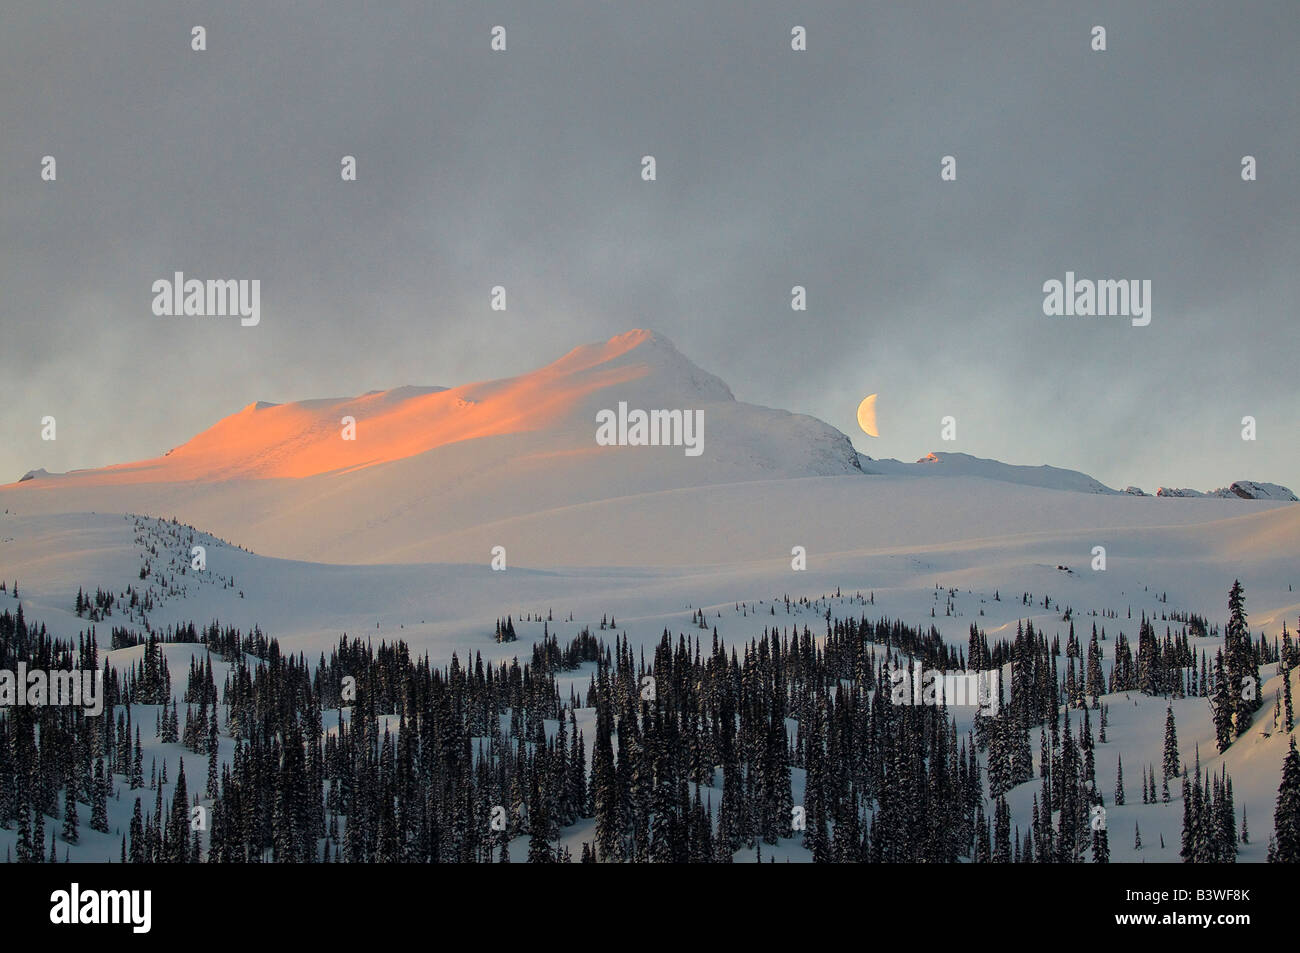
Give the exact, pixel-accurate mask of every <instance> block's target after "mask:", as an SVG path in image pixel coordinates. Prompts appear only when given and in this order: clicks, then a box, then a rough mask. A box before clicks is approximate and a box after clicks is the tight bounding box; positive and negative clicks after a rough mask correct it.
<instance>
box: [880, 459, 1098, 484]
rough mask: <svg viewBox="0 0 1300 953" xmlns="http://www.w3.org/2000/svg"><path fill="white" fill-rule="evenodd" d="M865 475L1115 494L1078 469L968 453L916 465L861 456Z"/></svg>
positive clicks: (929, 460)
mask: <svg viewBox="0 0 1300 953" xmlns="http://www.w3.org/2000/svg"><path fill="white" fill-rule="evenodd" d="M860 462H861V464H862V470H863V472H864V473H882V474H883V473H887V474H902V475H915V476H945V477H951V476H964V477H981V478H983V479H985V480H1001V481H1003V482H1005V483H1017V484H1019V485H1021V486H1040V487H1044V488H1046V489H1051V490H1073V491H1075V492H1079V493H1115V492H1116V491H1115V490H1112V489H1111V488H1110V487H1108V486H1106V485H1105V484H1103V483H1100V482H1098V481H1097V480H1094V479H1093V478H1092V477H1090V476H1088V475H1087V474H1086V473H1080V472H1079V471H1078V470H1063V469H1060V468H1059V467H1049V466H1046V465H1044V466H1038V467H1026V466H1017V465H1015V464H1011V463H1002V462H1000V461H998V460H986V459H984V458H983V457H973V456H971V455H970V454H968V453H947V452H941V453H927V454H926V455H925V456H923V457H922V458H921V459H920V460H917V461H916V463H902V462H900V461H898V460H892V459H891V460H873V459H871V458H870V457H867V456H863V457H860Z"/></svg>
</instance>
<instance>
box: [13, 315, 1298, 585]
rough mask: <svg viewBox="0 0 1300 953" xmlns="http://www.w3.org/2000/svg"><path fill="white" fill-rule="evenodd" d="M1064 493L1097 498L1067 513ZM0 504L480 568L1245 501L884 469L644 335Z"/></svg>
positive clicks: (234, 421)
mask: <svg viewBox="0 0 1300 953" xmlns="http://www.w3.org/2000/svg"><path fill="white" fill-rule="evenodd" d="M638 411H645V412H647V413H653V412H656V411H668V412H670V414H671V413H678V414H680V415H683V416H682V417H680V418H679V419H681V420H683V421H684V420H685V419H686V417H690V418H691V419H693V420H698V421H699V426H700V431H699V434H696V435H695V436H700V437H701V439H700V441H699V443H698V446H697V447H696V449H698V451H699V452H698V454H696V453H694V452H693V451H692V449H691V448H690V447H685V446H681V445H653V446H651V445H632V446H627V445H624V446H618V445H615V446H610V445H602V443H601V442H600V441H598V440H597V430H598V419H599V418H600V416H601V415H602V414H608V415H610V416H611V417H619V418H620V420H623V422H624V423H631V417H632V415H634V414H635V413H636V412H638ZM664 419H666V420H669V421H670V424H671V419H672V418H671V417H666V418H664ZM624 429H625V430H626V429H628V428H626V427H625V428H624ZM668 429H669V431H671V430H672V426H671V425H670V426H669V428H668ZM666 436H667V437H672V436H673V434H672V433H668V434H667V435H666ZM679 436H682V437H683V438H684V437H685V436H686V435H685V432H684V431H683V432H682V433H681V434H679ZM349 437H354V438H355V439H348V438H349ZM606 442H607V441H606ZM629 442H632V441H629ZM656 442H658V441H656ZM669 442H670V443H671V441H669ZM928 477H943V478H945V479H943V480H936V479H921V478H928ZM813 481H815V482H813ZM1237 486H1240V487H1246V488H1251V489H1249V491H1248V492H1249V493H1250V494H1254V495H1252V496H1250V498H1253V499H1259V500H1263V501H1273V502H1274V503H1275V504H1276V503H1277V502H1279V501H1282V500H1287V499H1293V498H1294V497H1291V496H1290V495H1289V491H1285V490H1284V489H1283V488H1280V487H1272V485H1271V484H1254V483H1247V482H1246V481H1242V482H1241V483H1239V484H1234V487H1237ZM1264 488H1267V489H1264ZM1062 492H1071V493H1074V494H1080V495H1084V496H1086V497H1088V498H1089V499H1090V500H1091V502H1080V504H1079V505H1077V506H1075V505H1071V506H1063V505H1061V502H1060V501H1059V500H1057V499H1055V498H1056V496H1058V495H1059V494H1060V493H1062ZM1225 495H1227V496H1231V499H1232V500H1234V501H1236V500H1237V499H1238V497H1240V496H1246V495H1247V492H1242V493H1234V494H1225ZM1107 501H1111V502H1107ZM1121 501H1122V502H1121ZM0 503H2V504H3V506H4V507H7V508H11V509H13V510H14V511H15V512H19V513H24V514H41V513H48V514H55V513H73V512H86V511H95V512H101V513H103V512H108V513H140V514H147V515H154V516H161V517H167V518H170V517H177V518H179V519H181V520H182V521H184V522H187V523H190V524H192V525H195V526H198V527H201V528H203V529H204V530H206V531H209V532H212V533H215V534H217V535H218V536H221V537H223V538H225V539H230V540H233V541H235V542H237V543H239V544H240V545H243V546H248V547H250V548H252V549H254V550H256V551H258V552H261V553H264V554H267V555H274V556H279V557H284V558H291V559H302V560H309V561H313V562H332V563H346V564H355V563H381V562H403V563H407V562H428V561H441V562H476V561H479V560H480V559H482V558H484V554H485V553H486V552H488V551H489V550H491V549H492V548H493V547H495V546H498V545H501V546H505V547H507V550H508V551H509V553H510V558H511V560H512V561H513V562H514V563H515V564H520V565H532V566H554V565H568V566H575V565H588V566H589V565H629V566H647V565H659V566H668V565H681V564H682V563H683V562H693V563H701V562H734V561H737V560H747V559H760V558H765V557H766V556H768V555H770V554H771V553H773V552H778V553H779V552H785V553H788V552H789V551H790V548H791V546H793V545H796V544H797V545H802V546H805V547H817V548H819V549H821V550H822V551H840V550H846V549H853V548H858V547H861V546H863V545H869V546H874V547H885V546H894V547H898V546H912V545H917V544H918V543H921V542H927V543H936V542H953V541H959V540H964V539H974V538H986V537H995V536H1001V535H1005V534H1008V533H1029V532H1047V531H1075V530H1082V529H1085V528H1087V527H1091V526H1116V525H1120V526H1133V527H1137V526H1143V525H1160V526H1171V525H1180V524H1183V523H1192V522H1204V521H1207V520H1213V519H1219V518H1224V517H1225V516H1227V515H1229V513H1228V512H1227V511H1226V510H1225V511H1222V512H1221V511H1220V509H1219V507H1221V506H1223V507H1230V506H1232V505H1235V504H1229V503H1222V502H1220V503H1216V504H1214V505H1211V502H1210V501H1204V502H1202V503H1200V504H1199V505H1198V507H1197V508H1195V511H1194V512H1193V511H1191V510H1173V509H1171V508H1170V506H1169V504H1168V502H1167V501H1163V500H1162V501H1154V500H1152V499H1150V498H1148V499H1145V500H1144V499H1142V498H1140V497H1136V496H1135V495H1134V494H1133V492H1132V490H1131V489H1130V491H1128V493H1119V492H1117V491H1115V490H1113V489H1111V488H1109V487H1107V486H1105V485H1103V484H1101V483H1100V482H1098V481H1097V480H1094V479H1093V478H1092V477H1089V476H1087V475H1086V474H1083V473H1080V472H1077V471H1073V470H1064V469H1059V468H1056V467H1050V466H1037V467H1031V466H1016V465H1011V464H1004V463H1000V462H998V461H996V460H986V459H981V458H978V457H973V456H970V455H968V454H963V453H947V452H944V453H932V454H929V455H927V456H926V457H923V458H922V459H921V460H919V461H917V462H916V463H912V464H908V463H900V462H899V461H897V460H872V459H871V458H869V457H865V456H861V455H859V454H858V453H857V452H856V451H855V450H854V448H853V446H852V443H851V442H850V440H849V438H848V437H847V436H845V435H844V434H843V433H841V432H840V431H838V430H836V429H835V428H833V427H831V426H829V425H828V424H826V423H823V422H822V421H820V420H817V419H815V418H812V417H808V416H803V415H798V414H791V413H787V412H785V411H782V410H773V409H769V408H765V407H758V406H755V405H752V404H746V403H742V402H739V401H737V400H736V399H735V397H734V396H733V394H732V392H731V390H730V388H729V387H728V386H727V385H726V384H725V383H723V382H722V381H721V380H719V379H718V378H717V377H715V376H714V375H712V374H710V373H708V372H707V371H704V370H702V369H701V368H700V367H698V366H696V365H695V364H694V363H692V362H691V361H690V360H688V359H687V358H686V357H684V356H683V355H682V354H681V353H680V352H679V351H678V350H677V349H676V348H675V347H674V346H673V344H672V343H671V342H670V341H668V340H667V339H666V338H664V337H663V336H662V335H659V334H656V333H654V332H653V331H645V330H637V331H631V332H628V333H626V334H621V335H618V336H616V337H614V338H611V339H610V340H608V341H604V342H600V343H596V344H589V345H585V346H582V347H578V348H575V349H573V350H572V351H570V352H569V353H567V354H565V355H564V356H562V357H560V358H559V359H558V360H556V361H554V362H552V363H550V364H548V365H546V366H544V367H542V368H540V369H538V370H535V371H532V372H529V373H526V374H522V375H519V376H517V377H513V378H508V379H503V380H493V381H484V382H480V383H473V384H466V385H463V386H458V387H451V388H444V387H399V388H397V389H395V390H388V391H372V392H370V393H367V394H363V395H361V396H359V397H340V398H329V399H321V400H307V401H300V402H294V403H286V404H270V403H266V402H255V403H250V404H248V405H247V406H245V407H244V408H242V409H241V410H239V411H238V412H236V413H234V414H231V415H230V416H228V417H226V418H224V419H222V420H220V421H218V422H217V423H216V424H215V425H214V426H212V427H210V428H209V429H207V430H205V431H203V432H202V433H200V434H198V435H197V436H195V437H194V438H192V439H191V440H189V441H187V442H186V443H184V444H182V445H180V446H178V447H176V448H175V449H173V450H171V451H169V452H168V453H166V454H164V455H163V456H161V457H156V458H154V459H150V460H142V461H137V462H134V463H124V464H119V465H115V466H110V467H104V468H100V469H93V470H79V471H73V472H71V473H67V474H58V475H54V474H48V473H46V472H45V471H43V470H40V471H33V472H32V473H30V474H28V476H27V478H25V479H24V480H22V481H20V482H18V483H16V484H11V485H9V486H7V487H0Z"/></svg>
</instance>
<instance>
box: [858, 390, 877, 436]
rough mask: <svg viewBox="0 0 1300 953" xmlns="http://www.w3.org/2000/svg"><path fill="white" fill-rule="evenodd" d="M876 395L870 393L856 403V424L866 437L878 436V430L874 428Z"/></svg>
mask: <svg viewBox="0 0 1300 953" xmlns="http://www.w3.org/2000/svg"><path fill="white" fill-rule="evenodd" d="M876 397H877V395H876V394H872V395H871V396H870V397H868V398H866V399H865V400H864V401H863V402H862V403H860V404H858V426H859V427H861V428H862V432H863V433H865V434H866V435H867V436H868V437H879V436H880V431H879V430H877V429H876Z"/></svg>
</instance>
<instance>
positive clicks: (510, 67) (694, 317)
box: [0, 0, 1300, 491]
mask: <svg viewBox="0 0 1300 953" xmlns="http://www.w3.org/2000/svg"><path fill="white" fill-rule="evenodd" d="M987 8H992V10H989V9H987ZM195 24H201V25H203V26H204V27H206V29H207V46H208V49H207V51H205V52H193V51H191V49H190V30H191V27H192V26H194V25H195ZM496 24H500V25H502V26H504V27H505V28H506V30H507V50H506V52H504V53H493V52H491V51H490V50H489V40H490V36H489V31H490V30H491V28H492V27H493V26H494V25H496ZM796 24H799V25H802V26H804V27H806V28H807V32H808V51H807V52H804V53H795V52H792V51H791V49H790V31H791V27H792V26H794V25H796ZM1095 24H1101V25H1103V26H1105V27H1106V30H1107V37H1106V39H1107V47H1108V49H1107V50H1106V52H1104V53H1095V52H1092V51H1091V49H1090V30H1091V28H1092V27H1093V26H1094V25H1095ZM1298 50H1300V4H1297V3H1296V2H1295V0H1276V2H1251V0H1246V2H1241V3H1237V2H1231V3H1229V2H1226V0H1224V2H1218V3H1204V2H1187V0H1178V2H1176V3H1175V2H1168V3H1166V2H1150V3H1148V2H1144V3H1134V2H1132V0H1120V2H1093V3H1088V4H1080V3H1076V2H1065V0H1062V2H1046V3H1045V2H1032V3H1031V2H1024V3H1004V2H988V3H968V2H943V3H938V2H918V0H909V2H906V3H894V2H891V3H875V4H871V3H863V2H861V0H852V2H842V3H826V2H795V0H786V2H767V0H763V2H756V0H745V2H726V3H724V2H716V0H715V2H703V0H700V2H696V3H676V2H671V0H655V2H653V3H644V2H637V3H632V2H607V0H601V2H588V3H575V2H567V0H546V2H543V3H539V2H536V0H531V2H491V3H486V2H482V3H480V2H473V3H454V4H443V3H437V2H433V0H418V2H396V0H387V2H385V3H381V4H377V3H357V2H347V3H344V2H333V0H330V2H320V3H309V4H308V3H268V2H265V0H262V2H256V3H252V2H225V3H221V4H211V3H196V2H168V3H161V2H152V3H142V2H134V0H115V2H114V3H112V4H103V3H89V2H81V3H66V2H57V0H49V2H42V3H39V4H36V3H31V4H9V5H7V6H6V8H5V9H4V11H3V12H0V130H2V131H0V242H2V243H3V244H2V246H0V251H2V254H0V377H2V378H3V380H4V382H5V385H6V386H5V391H6V398H5V400H4V401H3V403H2V404H0V433H3V440H0V480H13V479H17V478H18V476H20V475H21V474H22V473H23V472H24V471H26V470H28V469H32V468H35V467H46V468H47V469H50V470H66V469H70V468H75V467H85V466H98V465H103V464H107V463H111V462H121V461H126V460H133V459H139V458H143V457H149V456H154V455H156V454H158V453H160V452H162V451H164V450H166V449H168V448H170V447H172V446H175V445H177V444H179V443H181V442H183V441H184V440H186V439H188V438H189V437H190V436H192V435H193V434H195V433H197V432H198V431H200V430H202V429H204V428H205V427H207V426H210V425H211V424H212V423H213V422H215V421H216V420H217V419H218V418H220V417H222V416H224V415H226V414H229V413H231V412H234V411H236V410H238V409H239V408H240V407H242V406H243V405H245V404H247V403H249V402H250V401H253V400H270V401H281V402H282V401H290V400H299V399H306V398H311V397H324V396H339V395H350V394H358V393H362V392H364V391H368V390H372V389H387V388H390V387H395V386H398V385H402V384H408V383H411V384H441V385H455V384H461V383H467V382H470V381H473V380H480V379H484V378H493V377H503V376H508V375H511V374H516V373H520V372H523V371H526V370H529V369H531V368H533V367H536V366H539V365H540V364H543V363H546V362H548V361H550V360H553V359H554V358H556V357H558V356H559V355H560V354H562V353H564V352H565V351H567V350H568V349H570V348H571V347H572V346H574V345H577V344H580V343H585V342H589V341H593V340H599V339H604V338H607V337H609V336H611V335H614V334H617V333H620V332H622V331H626V330H628V329H630V328H634V327H650V328H654V329H656V330H658V331H660V332H662V333H664V334H666V335H667V336H668V337H669V338H671V339H672V340H673V341H674V342H675V343H676V344H677V346H678V348H679V349H680V350H681V351H682V352H683V353H685V354H686V355H687V356H689V357H690V358H691V359H692V360H694V361H695V362H696V363H697V364H699V365H701V366H702V367H704V368H705V369H707V370H709V371H712V372H714V373H716V374H717V375H718V376H720V377H722V378H723V379H724V380H725V381H727V382H728V383H729V384H730V386H731V388H732V390H733V392H734V393H735V394H736V396H737V397H738V398H739V399H741V400H746V401H750V402H753V403H758V404H765V405H768V406H776V407H783V408H787V409H790V410H793V411H798V412H803V413H808V414H813V415H815V416H817V417H820V418H822V419H823V420H826V421H828V422H829V423H831V424H833V425H835V426H837V427H839V428H840V429H841V430H844V431H845V432H846V433H849V434H850V435H851V436H853V438H854V441H855V443H856V445H857V446H858V448H859V449H861V450H862V451H864V452H865V453H868V454H870V455H872V456H877V457H885V456H896V457H900V458H902V459H915V458H917V457H919V456H921V455H922V454H923V453H925V452H927V451H931V450H959V451H964V452H968V453H973V454H976V455H979V456H986V457H996V458H998V459H1002V460H1006V461H1008V462H1012V463H1023V464H1039V463H1051V464H1053V465H1056V466H1063V467H1072V468H1076V469H1081V470H1084V471H1086V472H1088V473H1090V474H1092V475H1093V476H1095V477H1097V478H1098V479H1100V480H1102V481H1103V482H1106V483H1108V484H1110V485H1112V486H1116V487H1123V486H1125V485H1127V484H1130V483H1132V484H1137V485H1140V486H1142V487H1144V488H1146V489H1147V490H1148V491H1151V490H1154V488H1155V487H1156V486H1157V485H1160V484H1165V485H1173V486H1193V487H1197V488H1200V489H1209V488H1212V487H1217V486H1222V485H1226V484H1227V483H1228V482H1230V481H1232V480H1234V479H1241V478H1248V479H1256V480H1269V481H1274V482H1280V483H1284V484H1288V485H1290V486H1291V487H1292V488H1293V489H1296V490H1300V440H1297V437H1298V436H1300V427H1298V426H1297V411H1298V410H1300V399H1298V398H1300V369H1298V368H1297V356H1298V355H1300V325H1298V322H1297V290H1298V288H1297V285H1298V284H1300V281H1298V280H1297V273H1298V272H1300V267H1298V266H1300V169H1298V168H1297V166H1298V165H1300V132H1298V131H1297V130H1298V129H1300V97H1298V96H1297V91H1298V90H1300V75H1298V74H1300V55H1298V53H1297V51H1298ZM346 154H351V155H355V156H356V157H357V160H358V180H357V181H356V182H351V183H345V182H343V181H341V179H340V175H339V170H340V158H341V157H342V156H344V155H346ZM646 154H652V155H654V156H655V158H656V160H657V167H658V168H657V172H658V180H657V181H656V182H653V183H647V182H643V181H642V180H641V177H640V159H641V156H643V155H646ZM45 155H53V156H54V157H55V159H56V160H57V175H58V178H57V181H55V182H44V181H42V180H41V175H40V170H41V159H42V156H45ZM944 155H953V156H955V157H956V161H957V180H956V181H955V182H942V181H940V175H939V172H940V159H941V157H942V156H944ZM1243 155H1253V156H1255V157H1256V159H1257V162H1258V181H1255V182H1252V183H1246V182H1243V181H1242V180H1241V175H1240V163H1241V157H1242V156H1243ZM1067 270H1073V271H1074V272H1076V274H1077V275H1078V276H1079V277H1088V278H1140V279H1150V280H1151V281H1152V286H1153V289H1152V296H1153V301H1152V312H1151V323H1150V325H1149V326H1148V327H1144V328H1137V327H1133V326H1131V324H1130V322H1129V321H1128V320H1127V319H1125V318H1122V317H1106V318H1080V317H1046V316H1044V314H1043V310H1042V305H1043V291H1042V286H1043V283H1044V282H1045V281H1047V280H1049V279H1052V278H1057V279H1063V278H1064V276H1065V272H1066V271H1067ZM174 271H183V272H184V273H185V274H186V275H187V276H189V277H198V278H248V279H252V278H257V279H260V280H261V283H262V290H261V324H260V325H259V326H257V327H255V328H244V327H241V326H240V323H239V319H238V318H195V317H189V318H185V317H157V316H155V315H154V314H153V313H152V311H151V308H150V305H151V302H152V299H153V294H152V292H151V286H152V284H153V282H154V281H155V280H157V279H160V278H170V277H171V275H172V273H173V272H174ZM498 284H499V285H504V286H505V287H506V288H507V293H508V310H507V311H505V312H504V313H502V312H494V311H491V310H490V309H489V306H488V304H489V290H490V288H491V287H492V286H493V285H498ZM796 284H799V285H804V286H805V287H806V288H807V293H808V310H807V311H806V312H794V311H792V310H791V308H790V289H791V287H792V286H793V285H796ZM872 392H878V393H879V394H880V395H881V396H880V398H879V412H880V426H881V429H882V434H883V436H882V437H881V438H880V439H878V440H872V439H870V438H868V437H866V436H864V435H863V434H862V433H861V431H860V430H858V429H857V428H856V426H855V424H854V410H855V408H856V406H857V403H858V402H859V400H861V398H862V397H863V396H865V395H866V394H868V393H872ZM47 414H48V415H53V416H55V417H56V419H57V421H58V424H57V426H58V431H57V433H58V439H57V440H56V441H55V442H53V443H50V442H44V441H42V440H41V435H40V429H41V428H40V421H41V418H42V417H43V416H45V415H47ZM949 414H951V415H953V416H955V417H956V419H957V436H958V439H957V440H956V441H955V442H952V443H944V442H943V441H941V440H940V418H941V417H943V416H945V415H949ZM1245 415H1252V416H1254V417H1255V418H1256V419H1257V421H1258V440H1257V441H1255V442H1253V443H1250V442H1245V441H1243V440H1242V439H1241V418H1242V417H1243V416H1245Z"/></svg>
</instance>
